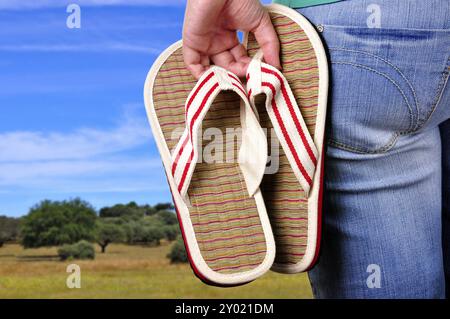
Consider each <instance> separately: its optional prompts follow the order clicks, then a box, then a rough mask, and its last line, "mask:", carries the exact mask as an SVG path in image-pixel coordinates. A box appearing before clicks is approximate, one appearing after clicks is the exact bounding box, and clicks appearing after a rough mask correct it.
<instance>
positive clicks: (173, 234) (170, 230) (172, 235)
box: [162, 225, 180, 241]
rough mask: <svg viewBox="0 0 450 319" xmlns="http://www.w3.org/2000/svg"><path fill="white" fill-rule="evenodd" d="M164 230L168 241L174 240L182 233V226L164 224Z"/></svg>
mask: <svg viewBox="0 0 450 319" xmlns="http://www.w3.org/2000/svg"><path fill="white" fill-rule="evenodd" d="M162 231H163V233H164V237H165V238H166V239H167V240H168V241H174V240H175V239H177V237H178V235H180V227H179V226H178V225H164V226H163V228H162Z"/></svg>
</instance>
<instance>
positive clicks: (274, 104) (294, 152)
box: [261, 82, 312, 186]
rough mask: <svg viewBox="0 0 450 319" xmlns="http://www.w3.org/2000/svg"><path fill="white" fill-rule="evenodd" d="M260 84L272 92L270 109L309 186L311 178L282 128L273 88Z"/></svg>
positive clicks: (269, 85) (282, 124) (266, 84)
mask: <svg viewBox="0 0 450 319" xmlns="http://www.w3.org/2000/svg"><path fill="white" fill-rule="evenodd" d="M261 84H262V85H263V86H266V87H268V88H270V89H271V90H272V94H273V98H272V108H273V111H274V113H275V117H276V118H277V121H278V125H279V126H280V128H281V132H282V133H283V136H284V138H285V140H286V142H287V144H288V146H289V149H290V151H291V153H292V155H293V156H294V160H295V163H296V164H297V166H298V168H299V169H300V172H301V173H302V175H303V177H304V178H305V180H306V181H307V182H308V184H309V185H310V186H311V185H312V180H311V177H309V175H308V172H306V170H305V168H304V167H303V165H302V163H301V162H300V159H299V157H298V154H297V150H296V149H295V147H294V144H293V143H292V141H291V138H290V136H289V134H288V133H287V130H286V127H285V126H284V123H283V120H282V118H281V115H280V113H279V111H278V107H277V104H276V103H275V87H274V86H273V85H272V84H271V83H268V82H262V83H261Z"/></svg>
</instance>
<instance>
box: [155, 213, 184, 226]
mask: <svg viewBox="0 0 450 319" xmlns="http://www.w3.org/2000/svg"><path fill="white" fill-rule="evenodd" d="M155 216H157V218H158V219H159V220H160V221H161V222H162V223H163V224H165V225H177V224H178V218H177V215H176V214H175V213H173V212H169V211H167V210H163V211H160V212H158V213H156V215H155Z"/></svg>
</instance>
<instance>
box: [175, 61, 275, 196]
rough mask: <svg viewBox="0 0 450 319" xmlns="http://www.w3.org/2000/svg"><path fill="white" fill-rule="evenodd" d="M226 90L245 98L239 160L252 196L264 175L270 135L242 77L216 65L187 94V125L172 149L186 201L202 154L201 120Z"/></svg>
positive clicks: (179, 183) (241, 111)
mask: <svg viewBox="0 0 450 319" xmlns="http://www.w3.org/2000/svg"><path fill="white" fill-rule="evenodd" d="M226 90H231V91H234V92H236V93H237V94H238V95H239V96H240V97H241V100H242V102H241V109H240V116H241V127H242V142H241V148H240V150H239V155H238V161H239V167H240V169H241V171H242V174H243V176H244V180H245V183H246V186H247V189H248V192H249V196H253V195H254V193H255V192H256V191H257V190H258V188H259V185H260V183H261V180H262V178H263V175H264V170H265V166H266V162H267V139H266V136H265V134H264V131H263V129H262V128H261V126H260V125H259V121H258V118H257V116H256V113H255V112H254V109H253V108H252V106H251V105H250V103H249V101H248V98H247V95H246V92H245V90H244V87H243V86H242V83H241V81H240V80H239V78H238V77H237V76H236V75H234V74H232V73H230V72H228V71H226V70H225V69H223V68H220V67H217V66H213V67H211V68H210V69H209V70H208V71H206V72H205V73H204V74H203V76H202V77H201V78H200V79H199V81H198V82H197V84H196V86H195V87H194V88H193V90H192V91H191V93H190V94H189V96H188V98H187V101H186V104H185V111H186V115H185V116H186V128H185V130H184V132H183V135H182V136H181V139H180V141H179V142H178V144H177V146H176V148H175V150H174V151H173V153H172V175H173V177H174V180H175V183H176V185H177V187H178V191H179V192H180V194H181V196H182V198H184V199H185V201H186V203H189V199H188V198H187V191H188V189H189V184H190V181H191V178H192V174H193V173H194V169H195V166H196V163H197V161H198V157H199V154H201V149H200V147H201V145H199V143H198V135H199V134H201V133H202V130H201V124H202V122H203V119H204V118H205V116H206V113H207V112H208V110H209V108H210V107H211V105H212V103H213V101H214V99H215V98H216V96H217V95H218V94H219V93H220V92H221V91H226Z"/></svg>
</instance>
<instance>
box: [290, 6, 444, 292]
mask: <svg viewBox="0 0 450 319" xmlns="http://www.w3.org/2000/svg"><path fill="white" fill-rule="evenodd" d="M298 11H299V12H301V13H302V14H303V15H304V16H305V17H307V18H308V19H309V20H310V21H311V22H312V23H313V24H315V25H317V26H318V27H317V29H318V30H319V32H320V35H321V36H322V38H323V41H324V45H325V47H326V49H327V52H328V54H329V62H330V79H331V83H330V92H329V93H330V95H329V101H330V103H329V108H328V114H329V118H328V120H327V121H328V122H327V128H328V131H327V145H328V149H327V158H326V164H325V165H326V176H325V196H324V211H323V214H324V220H323V223H324V225H323V237H322V250H321V255H320V258H319V261H318V264H317V265H316V266H315V268H314V269H313V270H311V271H310V272H309V277H310V281H311V284H312V287H313V292H314V295H315V296H316V297H317V298H445V290H446V284H447V293H450V287H449V283H450V119H449V118H450V88H449V87H448V86H449V85H448V78H449V73H450V60H449V54H450V1H448V0H427V1H419V0H417V1H406V0H403V1H402V0H349V1H343V2H337V3H334V4H329V5H322V6H315V7H308V8H303V9H298Z"/></svg>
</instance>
